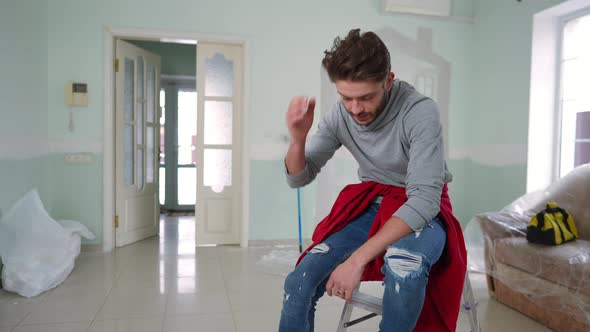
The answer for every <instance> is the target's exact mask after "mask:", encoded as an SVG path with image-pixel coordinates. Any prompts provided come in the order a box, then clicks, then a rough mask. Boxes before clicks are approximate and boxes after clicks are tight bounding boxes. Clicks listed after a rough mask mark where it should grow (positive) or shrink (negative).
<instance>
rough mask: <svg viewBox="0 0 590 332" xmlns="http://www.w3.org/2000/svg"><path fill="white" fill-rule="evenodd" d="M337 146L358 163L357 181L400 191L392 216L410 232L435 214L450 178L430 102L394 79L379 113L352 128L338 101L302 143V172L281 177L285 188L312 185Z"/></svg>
mask: <svg viewBox="0 0 590 332" xmlns="http://www.w3.org/2000/svg"><path fill="white" fill-rule="evenodd" d="M343 145H344V146H345V147H346V148H347V149H348V150H349V151H350V152H351V154H352V155H353V157H354V158H355V159H356V161H357V162H358V164H359V169H358V176H359V180H361V181H375V182H378V183H382V184H389V185H394V186H398V187H404V188H406V194H407V196H408V200H407V201H406V202H405V203H404V204H403V205H402V206H401V207H400V208H399V209H398V210H397V211H396V212H395V213H394V216H396V217H399V218H401V219H402V220H403V221H404V222H405V223H406V224H408V226H410V227H411V228H412V229H413V230H414V231H416V230H419V229H421V228H422V227H423V226H424V224H425V223H426V222H428V221H430V220H431V219H432V218H434V217H435V216H436V215H437V214H438V212H439V210H440V197H441V192H442V187H443V185H444V184H445V183H448V182H450V181H451V180H452V175H451V173H450V172H449V171H448V169H447V165H446V161H445V157H444V144H443V138H442V127H441V124H440V117H439V112H438V107H437V105H436V103H435V102H434V101H432V100H431V99H429V98H427V97H424V96H423V95H421V94H419V93H418V92H417V91H416V90H415V89H414V87H412V86H411V85H410V84H408V83H406V82H404V81H400V80H395V81H394V83H393V84H392V87H391V90H390V91H389V93H388V96H387V100H386V105H385V108H384V110H383V112H381V114H379V116H378V117H377V118H376V119H375V121H373V122H372V123H371V124H369V125H368V126H363V125H360V124H358V123H357V122H356V121H355V120H354V119H353V118H352V116H351V115H350V114H349V113H348V112H347V111H346V108H345V107H344V105H343V104H342V102H338V103H337V104H336V105H335V107H334V108H333V109H332V111H330V112H329V113H327V114H326V115H325V116H324V117H323V118H322V119H321V121H320V124H319V127H318V131H317V132H316V133H315V134H314V135H313V136H312V137H311V139H309V140H308V142H307V143H306V146H305V159H306V164H305V168H304V170H303V171H301V172H300V173H298V174H287V182H288V184H289V186H291V187H292V188H296V187H302V186H304V185H306V184H308V183H310V182H311V181H313V179H314V178H315V177H316V176H317V174H318V173H319V172H320V169H321V168H322V167H323V166H324V165H325V164H326V162H327V161H328V160H329V159H330V158H332V156H333V155H334V153H335V152H336V150H338V149H339V148H340V147H341V146H343Z"/></svg>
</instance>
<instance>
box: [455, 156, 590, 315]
mask: <svg viewBox="0 0 590 332" xmlns="http://www.w3.org/2000/svg"><path fill="white" fill-rule="evenodd" d="M549 201H554V202H557V204H558V206H560V207H562V208H564V209H565V210H566V211H567V212H569V213H571V214H572V215H573V218H574V222H575V224H576V226H577V229H578V231H579V238H578V239H576V240H574V241H571V242H567V243H565V244H562V245H558V246H549V245H539V244H532V243H529V242H528V241H527V239H526V228H527V225H528V222H529V221H530V220H531V218H532V217H533V216H534V215H536V214H537V213H539V212H540V211H541V210H543V209H544V208H545V205H546V203H547V202H549ZM464 234H465V241H466V244H467V250H468V256H469V260H468V268H469V270H470V271H477V272H482V273H487V274H488V276H489V278H488V286H489V287H490V288H491V291H492V292H494V290H495V292H496V295H497V296H500V295H499V294H498V291H500V292H504V294H505V296H506V297H509V296H512V295H514V294H518V295H514V297H513V299H508V301H512V302H514V303H516V305H518V302H519V301H521V300H519V299H517V298H519V296H521V295H524V297H525V298H527V299H528V300H529V301H530V302H533V303H534V304H536V305H538V306H540V307H543V308H549V309H551V310H558V311H559V312H561V313H563V314H565V315H567V316H568V317H573V318H575V320H576V321H579V322H580V323H581V324H583V325H588V326H589V327H590V164H586V165H583V166H580V167H578V168H576V169H574V170H573V171H572V172H571V173H569V174H568V175H566V176H565V177H563V178H561V179H559V180H557V181H556V182H555V183H553V184H551V185H550V186H549V187H547V188H546V189H545V190H542V191H538V192H534V193H530V194H526V195H524V196H522V197H520V198H518V199H517V200H515V201H514V202H512V203H511V204H510V205H508V206H507V207H505V208H503V209H502V210H500V211H497V212H488V213H482V214H480V215H477V216H476V217H475V218H473V219H472V220H471V221H470V222H469V224H468V225H467V227H466V229H465V232H464ZM505 290H508V291H505ZM511 291H514V292H511ZM521 302H522V301H521ZM521 305H522V304H521ZM525 306H526V305H525ZM548 319H550V318H548Z"/></svg>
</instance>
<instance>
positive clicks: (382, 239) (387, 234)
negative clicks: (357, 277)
mask: <svg viewBox="0 0 590 332" xmlns="http://www.w3.org/2000/svg"><path fill="white" fill-rule="evenodd" d="M412 232H413V230H412V229H411V228H410V226H408V225H407V224H406V223H405V222H404V221H403V220H401V219H400V218H398V217H395V216H393V217H391V218H389V220H387V222H386V223H385V225H383V227H381V229H380V230H379V231H378V232H377V234H375V235H374V236H372V237H371V238H370V239H369V240H367V242H365V244H363V245H362V246H361V247H360V248H358V249H357V250H356V251H355V252H354V253H353V254H352V255H351V256H350V258H349V260H351V263H354V264H355V265H360V266H365V265H367V263H369V262H370V261H372V260H373V259H374V258H375V257H377V256H378V255H379V254H382V253H383V252H384V251H385V250H386V249H387V247H388V246H389V245H391V244H392V243H394V242H396V241H397V240H399V239H401V238H403V237H404V236H407V235H409V234H411V233H412Z"/></svg>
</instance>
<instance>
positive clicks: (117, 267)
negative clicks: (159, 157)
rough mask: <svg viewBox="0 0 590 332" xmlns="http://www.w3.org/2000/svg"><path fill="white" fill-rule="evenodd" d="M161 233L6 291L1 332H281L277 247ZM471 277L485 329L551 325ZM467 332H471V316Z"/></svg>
mask: <svg viewBox="0 0 590 332" xmlns="http://www.w3.org/2000/svg"><path fill="white" fill-rule="evenodd" d="M160 233H161V236H160V238H150V239H147V240H144V241H141V242H138V243H136V244H133V245H129V246H126V247H124V248H120V249H118V250H116V251H115V252H114V253H111V254H107V255H104V254H97V253H83V254H82V255H81V256H80V257H79V258H78V260H77V262H76V267H75V269H74V271H73V272H72V274H71V275H70V276H69V277H68V279H67V280H66V281H65V283H63V284H62V285H60V286H59V287H57V288H56V289H53V290H51V291H48V292H46V293H44V294H42V295H41V296H39V297H37V298H33V299H25V298H22V297H19V296H17V295H14V294H10V293H7V292H2V291H0V332H9V331H11V332H12V331H13V332H32V331H39V332H53V331H55V332H77V331H93V332H98V331H100V332H102V331H105V332H106V331H121V332H123V331H124V332H134V331H141V332H151V331H203V332H207V331H215V332H224V331H235V332H237V331H243V332H245V331H256V332H261V331H276V330H277V325H278V320H279V312H280V309H281V300H282V283H283V278H284V277H283V276H282V275H280V274H276V273H274V270H273V271H271V270H269V269H267V268H265V267H264V266H261V265H260V264H257V263H258V262H260V260H261V257H263V256H264V255H265V254H268V253H269V252H271V251H272V250H276V249H277V247H275V246H273V245H271V244H267V245H259V246H251V247H250V248H247V249H244V248H239V247H199V248H195V246H194V221H193V218H192V217H169V218H167V219H166V221H165V222H164V221H163V222H162V227H161V232H160ZM279 248H280V249H281V250H289V249H290V250H296V247H295V246H294V244H293V246H292V247H285V246H284V245H283V246H281V247H279ZM271 272H273V273H271ZM471 279H472V285H473V288H474V292H475V297H476V300H477V301H478V302H479V306H478V311H479V319H480V322H481V325H482V330H483V331H486V332H487V331H502V332H510V331H519V332H523V331H535V332H542V331H549V330H548V329H546V328H544V327H543V326H541V325H539V324H537V323H535V322H533V321H532V320H530V319H528V318H526V317H525V316H522V315H520V314H518V313H517V312H515V311H513V310H511V309H509V308H507V307H505V306H503V305H501V304H498V303H497V302H495V301H494V300H492V299H489V298H488V295H487V291H486V289H485V280H484V278H483V276H481V275H472V276H471ZM341 309H342V302H341V301H340V300H339V299H335V298H328V297H327V296H326V297H324V298H322V299H321V300H320V304H319V306H318V312H317V319H316V320H317V323H316V331H335V330H336V325H337V322H338V320H339V317H340V312H341ZM377 324H378V319H376V318H373V319H371V320H369V321H366V322H363V323H360V324H358V325H356V326H355V327H354V328H351V329H350V330H351V331H376V330H377V328H376V327H377ZM457 331H469V325H468V323H467V319H466V317H465V316H463V315H461V317H460V319H459V327H458V329H457Z"/></svg>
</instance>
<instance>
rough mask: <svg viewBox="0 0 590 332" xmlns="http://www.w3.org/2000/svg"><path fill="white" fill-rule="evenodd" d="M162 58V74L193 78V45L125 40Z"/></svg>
mask: <svg viewBox="0 0 590 332" xmlns="http://www.w3.org/2000/svg"><path fill="white" fill-rule="evenodd" d="M126 41H127V42H130V43H132V44H134V45H136V46H138V47H141V48H143V49H145V50H147V51H150V52H153V53H156V54H158V55H159V56H161V57H162V74H164V75H181V76H193V77H194V76H195V73H196V72H197V66H196V60H195V59H196V57H197V48H196V46H195V45H187V44H172V43H159V42H152V41H144V40H126Z"/></svg>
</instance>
